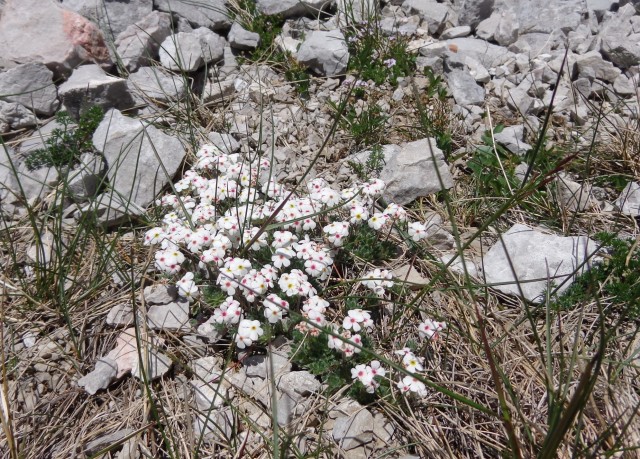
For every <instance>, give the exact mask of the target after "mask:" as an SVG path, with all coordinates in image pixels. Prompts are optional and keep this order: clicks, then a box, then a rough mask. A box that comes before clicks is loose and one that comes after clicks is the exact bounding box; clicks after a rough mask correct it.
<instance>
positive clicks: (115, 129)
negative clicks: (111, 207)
mask: <svg viewBox="0 0 640 459" xmlns="http://www.w3.org/2000/svg"><path fill="white" fill-rule="evenodd" d="M93 145H94V146H95V147H96V149H97V150H98V151H100V152H101V153H102V154H104V157H105V159H106V161H107V164H108V167H109V170H108V172H107V177H108V179H109V185H110V186H111V188H112V189H113V190H115V191H116V193H117V194H119V195H120V196H122V197H123V198H124V199H126V200H128V201H130V202H133V203H135V204H136V205H137V206H139V207H142V208H144V207H146V206H148V205H149V204H150V203H151V202H153V200H154V198H155V197H156V195H157V194H158V193H159V192H160V191H161V190H162V189H163V187H164V186H165V185H166V184H167V183H169V181H171V180H172V179H173V177H174V175H175V174H176V172H177V171H178V167H179V166H180V164H181V163H182V161H183V159H184V156H185V150H184V147H183V146H182V144H181V143H180V141H179V140H178V139H176V138H175V137H173V136H169V135H167V134H165V133H164V132H162V131H161V130H159V129H158V128H156V127H154V126H151V125H148V124H144V123H143V122H141V121H139V120H135V119H132V118H127V117H126V116H124V115H123V114H122V113H120V111H118V110H116V109H112V110H110V111H109V112H107V113H106V114H105V117H104V119H103V120H102V122H101V123H100V125H99V126H98V129H96V132H95V133H94V134H93Z"/></svg>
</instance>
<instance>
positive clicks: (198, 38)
mask: <svg viewBox="0 0 640 459" xmlns="http://www.w3.org/2000/svg"><path fill="white" fill-rule="evenodd" d="M225 45H226V41H225V39H224V38H222V37H221V36H220V35H217V34H215V33H213V32H212V31H210V30H209V29H207V28H204V27H201V28H199V29H196V30H194V31H193V32H190V33H187V32H178V33H177V34H175V35H171V36H169V37H167V38H166V39H165V40H164V41H163V42H162V45H161V46H160V51H159V55H160V62H162V65H163V66H164V67H166V68H168V69H170V70H183V71H186V72H193V71H194V70H197V69H199V68H200V67H202V66H203V65H205V64H208V63H210V62H212V63H216V62H218V61H220V60H221V59H222V56H224V47H225Z"/></svg>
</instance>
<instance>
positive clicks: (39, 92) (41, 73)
mask: <svg viewBox="0 0 640 459" xmlns="http://www.w3.org/2000/svg"><path fill="white" fill-rule="evenodd" d="M0 99H2V100H5V101H7V102H17V103H19V104H22V105H24V106H25V107H27V108H30V109H31V110H33V111H34V112H35V113H36V114H38V115H44V116H51V115H53V114H54V113H55V111H56V110H57V109H58V107H59V106H60V102H58V93H57V91H56V86H55V84H53V72H52V71H51V70H49V69H48V68H47V67H46V66H45V65H44V64H40V63H33V64H23V65H18V66H17V67H14V68H12V69H9V70H7V71H6V72H4V73H0Z"/></svg>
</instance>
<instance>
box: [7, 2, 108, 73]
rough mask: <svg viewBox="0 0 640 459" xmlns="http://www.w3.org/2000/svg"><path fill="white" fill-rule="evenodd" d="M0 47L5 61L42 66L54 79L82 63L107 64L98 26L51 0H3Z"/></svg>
mask: <svg viewBox="0 0 640 459" xmlns="http://www.w3.org/2000/svg"><path fill="white" fill-rule="evenodd" d="M36 30H37V32H38V35H37V39H34V35H33V31H36ZM0 49H2V57H3V59H4V60H5V61H7V62H13V63H16V64H28V63H42V64H44V65H46V66H47V67H48V68H49V69H50V70H51V71H52V72H53V73H54V79H57V78H59V77H65V76H67V75H68V74H69V73H70V72H71V70H72V69H74V68H75V67H77V66H78V65H80V64H82V63H87V62H95V63H97V64H106V65H109V64H111V58H110V56H109V49H108V48H107V45H106V42H105V40H104V36H103V35H102V32H100V30H99V29H98V26H96V25H95V24H94V23H92V22H91V21H89V20H88V19H85V18H84V17H82V16H81V15H79V14H77V13H75V12H73V11H71V10H68V9H66V8H63V7H62V6H61V5H60V4H59V3H56V2H54V1H51V0H46V1H43V0H7V1H6V3H5V5H4V8H3V9H2V14H1V15H0Z"/></svg>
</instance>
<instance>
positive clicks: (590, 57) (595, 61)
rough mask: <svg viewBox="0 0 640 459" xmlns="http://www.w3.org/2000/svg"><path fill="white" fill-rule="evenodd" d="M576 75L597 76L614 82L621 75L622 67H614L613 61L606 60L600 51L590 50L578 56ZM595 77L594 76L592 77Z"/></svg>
mask: <svg viewBox="0 0 640 459" xmlns="http://www.w3.org/2000/svg"><path fill="white" fill-rule="evenodd" d="M575 62H576V63H575V66H576V71H575V73H576V75H577V76H578V78H579V77H587V78H589V76H590V75H593V76H595V78H598V79H599V80H603V81H608V82H610V83H613V82H614V81H615V80H616V78H618V76H619V75H620V73H621V71H620V69H618V68H616V67H614V65H613V64H612V63H611V62H608V61H605V60H604V59H603V58H602V55H601V54H600V53H599V52H598V51H595V50H594V51H589V52H588V53H585V54H583V55H581V56H576V61H575ZM590 79H593V78H590Z"/></svg>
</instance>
